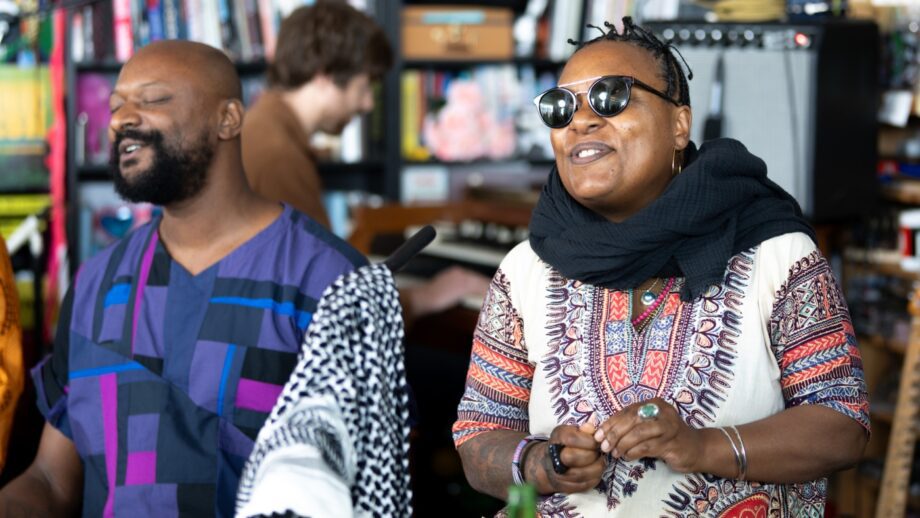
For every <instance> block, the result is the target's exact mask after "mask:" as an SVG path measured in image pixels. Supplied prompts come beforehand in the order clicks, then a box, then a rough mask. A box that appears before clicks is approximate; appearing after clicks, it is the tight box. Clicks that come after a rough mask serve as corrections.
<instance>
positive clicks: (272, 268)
mask: <svg viewBox="0 0 920 518" xmlns="http://www.w3.org/2000/svg"><path fill="white" fill-rule="evenodd" d="M158 223H159V219H158V218H157V219H155V220H154V221H152V222H151V223H149V224H147V225H145V226H143V227H141V228H139V229H138V230H137V231H135V232H133V233H132V234H131V235H129V236H128V237H126V238H125V239H123V240H122V241H120V242H118V243H116V244H114V245H112V246H111V247H109V248H107V249H106V250H104V251H103V252H100V253H99V254H98V255H97V256H95V257H93V258H92V259H91V260H89V261H88V262H86V263H85V264H84V266H83V267H82V269H81V270H80V273H79V275H78V276H77V280H76V282H75V284H74V286H73V287H71V290H70V292H69V293H68V295H67V297H66V299H65V302H64V305H63V307H62V310H61V317H60V322H59V324H58V332H57V339H56V340H55V345H54V351H53V353H52V355H51V356H49V357H48V358H46V359H45V360H44V361H43V362H42V363H41V364H40V365H39V366H37V367H36V368H35V369H34V370H33V371H32V376H33V378H34V380H35V385H36V387H37V389H38V405H39V408H40V409H41V411H42V413H43V414H44V416H45V418H46V419H47V420H48V422H49V423H51V424H52V425H53V426H55V427H56V428H57V429H59V430H60V431H61V432H62V433H64V434H65V435H66V436H67V437H69V438H70V439H71V440H73V442H74V444H75V445H76V448H77V451H78V452H79V454H80V457H81V459H82V460H83V469H84V491H83V516H106V517H108V516H123V515H124V516H127V515H130V516H131V517H132V518H138V517H141V516H156V517H166V516H215V515H216V516H232V515H233V506H234V499H235V495H236V489H237V483H238V480H239V476H240V472H241V470H242V467H243V464H244V462H245V460H246V458H247V457H248V455H249V452H250V451H251V449H252V446H253V441H254V439H255V437H256V435H257V434H258V431H259V428H260V427H261V426H262V423H263V422H264V420H265V419H266V417H267V416H268V413H269V412H270V411H271V409H272V407H273V406H274V403H275V400H276V399H277V397H278V394H279V393H280V392H281V389H282V387H283V385H284V383H285V382H286V381H287V379H288V376H289V375H290V373H291V371H292V370H293V368H294V366H295V364H296V361H297V352H298V350H299V348H300V344H301V341H302V340H303V336H304V331H305V330H306V328H307V326H308V325H309V323H310V320H311V318H312V314H313V311H314V310H315V308H316V304H317V301H318V299H319V298H320V296H321V295H322V293H323V291H324V290H325V289H326V287H327V286H328V285H330V284H331V283H332V282H333V281H335V280H336V279H337V278H338V277H339V276H340V275H342V274H343V273H346V272H349V271H351V270H353V269H354V268H356V267H358V266H361V265H364V264H366V260H365V259H364V257H363V256H361V255H360V254H359V253H358V252H356V251H355V250H354V249H352V248H351V247H349V246H348V245H347V244H346V243H345V242H343V241H341V240H340V239H338V238H337V237H335V236H334V235H332V234H331V233H330V232H329V231H327V230H326V229H324V228H323V227H321V226H320V225H319V224H317V223H316V222H315V221H313V220H311V219H310V218H308V217H307V216H305V215H303V214H301V213H299V212H296V211H294V210H292V209H291V208H290V207H288V206H285V207H284V211H283V213H282V215H281V216H280V217H279V218H278V219H277V220H276V221H274V222H273V223H272V224H271V225H269V226H268V227H267V228H266V229H264V230H263V231H262V232H260V233H259V234H257V235H256V236H255V237H253V238H252V239H250V240H249V241H247V242H246V243H244V244H243V245H242V246H240V247H239V248H237V249H236V250H234V251H233V252H231V253H230V254H229V255H227V256H226V257H224V258H223V259H222V260H221V261H220V262H218V263H217V264H215V265H213V266H211V267H210V268H208V269H207V270H205V271H203V272H201V273H199V274H198V275H191V274H190V273H189V272H188V271H186V270H185V269H184V268H183V267H182V266H181V265H180V264H178V263H176V262H175V261H173V260H172V258H171V257H170V256H169V254H168V252H167V251H166V249H165V248H164V247H163V244H162V243H161V242H160V240H159V238H158V233H157V231H156V229H157V224H158Z"/></svg>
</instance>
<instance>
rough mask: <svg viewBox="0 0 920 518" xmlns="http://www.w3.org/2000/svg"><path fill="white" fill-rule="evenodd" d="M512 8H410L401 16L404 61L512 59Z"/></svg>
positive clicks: (413, 6) (406, 8)
mask: <svg viewBox="0 0 920 518" xmlns="http://www.w3.org/2000/svg"><path fill="white" fill-rule="evenodd" d="M512 20H513V14H512V11H511V9H509V8H503V7H485V6H482V7H480V6H476V7H470V6H444V5H441V6H428V5H410V6H406V7H405V8H404V9H403V15H402V53H403V57H404V58H406V59H457V60H463V59H495V60H502V59H511V58H512V57H513V56H514V41H513V38H512V36H511V25H512Z"/></svg>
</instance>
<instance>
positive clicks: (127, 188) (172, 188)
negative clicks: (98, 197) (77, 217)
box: [109, 129, 214, 206]
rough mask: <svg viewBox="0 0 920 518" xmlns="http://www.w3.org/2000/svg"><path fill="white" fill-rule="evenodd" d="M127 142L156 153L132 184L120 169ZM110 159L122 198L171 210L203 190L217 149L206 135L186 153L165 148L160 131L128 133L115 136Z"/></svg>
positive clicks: (116, 185)
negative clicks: (133, 141)
mask: <svg viewBox="0 0 920 518" xmlns="http://www.w3.org/2000/svg"><path fill="white" fill-rule="evenodd" d="M124 139H133V140H136V141H138V142H141V143H143V144H144V145H145V146H148V147H149V148H150V150H151V151H152V152H153V159H152V161H153V162H152V164H151V165H150V167H149V168H147V169H146V170H143V171H138V172H137V173H136V174H135V175H134V177H133V178H131V179H130V180H129V179H127V178H125V176H124V175H123V174H122V172H121V167H120V166H119V162H120V161H121V155H120V154H119V152H118V149H119V145H120V144H121V142H122V141H123V140H124ZM110 157H111V158H110V159H109V166H110V169H111V173H112V179H113V181H114V183H115V192H117V193H118V194H119V196H121V197H122V198H124V199H125V200H127V201H130V202H135V203H140V202H147V203H152V204H154V205H162V206H168V205H172V204H174V203H178V202H181V201H184V200H188V199H189V198H192V197H194V196H195V195H197V194H198V193H199V192H201V190H202V189H204V186H205V183H206V181H207V171H208V166H209V165H210V164H211V160H212V159H213V157H214V149H213V148H212V147H211V145H210V144H209V142H208V135H207V134H206V133H202V135H201V138H200V139H199V140H198V142H196V143H194V144H192V145H190V146H189V147H188V148H187V149H174V148H173V147H172V146H167V145H165V144H164V142H163V134H162V133H160V132H159V131H145V132H142V131H138V130H134V129H126V130H124V131H121V132H119V133H117V134H116V135H115V141H114V142H113V143H112V153H111V154H110ZM134 160H135V161H136V160H137V159H134Z"/></svg>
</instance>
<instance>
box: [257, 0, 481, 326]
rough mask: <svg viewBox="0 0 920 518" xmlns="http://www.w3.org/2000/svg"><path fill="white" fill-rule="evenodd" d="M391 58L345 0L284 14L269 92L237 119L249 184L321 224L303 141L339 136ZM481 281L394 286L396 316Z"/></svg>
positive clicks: (453, 278) (477, 289) (464, 275)
mask: <svg viewBox="0 0 920 518" xmlns="http://www.w3.org/2000/svg"><path fill="white" fill-rule="evenodd" d="M392 64H393V54H392V50H391V48H390V44H389V42H387V39H386V35H385V34H384V32H383V30H382V29H381V28H380V26H378V25H377V24H376V23H375V22H374V20H373V19H371V18H370V17H369V16H368V15H366V14H365V13H363V12H361V11H358V10H357V9H355V8H353V7H351V6H350V5H348V4H347V3H346V2H344V1H335V0H325V1H323V0H320V1H318V2H317V3H316V4H315V5H313V6H308V7H301V8H298V9H296V10H295V11H293V12H292V13H291V14H290V16H288V17H287V18H285V19H284V20H283V21H282V23H281V29H280V31H279V33H278V41H277V46H276V50H275V57H274V60H273V61H272V63H271V65H270V66H269V69H268V85H269V90H267V91H266V92H265V93H263V94H262V95H261V96H260V97H259V99H258V100H257V101H256V103H255V104H254V105H253V106H252V107H251V108H250V109H249V110H248V111H247V112H246V120H245V122H244V123H243V166H244V169H245V171H246V178H247V179H248V180H249V185H250V186H252V188H253V190H255V191H256V192H257V193H259V194H261V195H262V196H264V197H266V198H268V199H271V200H278V201H283V202H285V203H289V204H290V205H292V206H293V207H296V208H297V209H299V210H300V211H301V212H303V213H304V214H307V215H309V216H310V217H312V218H313V219H314V220H316V221H317V222H318V223H320V224H321V225H323V226H324V227H327V228H328V227H329V217H328V215H327V213H326V208H325V207H324V206H323V201H322V182H321V181H320V177H319V173H318V172H317V164H316V163H317V157H316V154H315V153H314V151H313V149H312V148H311V145H310V140H311V138H312V136H313V135H314V134H315V133H317V132H322V133H326V134H330V135H338V134H340V133H342V130H343V129H344V128H345V126H346V125H347V124H348V122H349V121H351V120H352V119H353V118H354V117H355V116H357V115H360V114H363V113H368V112H370V111H371V110H373V108H374V95H373V86H374V83H375V82H377V81H379V80H380V79H381V77H382V76H383V75H384V74H385V73H386V71H387V70H388V69H389V68H390V67H391V66H392ZM394 131H395V130H394ZM488 283H489V280H488V279H487V278H485V277H484V276H482V275H479V274H477V273H474V272H471V271H469V270H465V269H462V268H456V267H455V268H449V269H447V270H445V271H443V272H442V273H440V274H439V275H437V276H435V277H434V278H433V279H432V280H431V281H429V282H427V283H423V284H421V285H417V286H413V287H412V288H404V289H401V290H400V302H401V303H402V306H403V316H404V318H405V320H406V321H407V323H411V322H412V321H413V320H415V319H417V318H419V317H422V316H424V315H428V314H431V313H437V312H439V311H443V310H445V309H448V308H450V307H452V306H454V305H456V304H457V303H459V302H460V301H461V300H462V299H464V298H465V297H467V296H470V295H478V296H480V297H482V296H484V295H485V292H486V290H487V289H488Z"/></svg>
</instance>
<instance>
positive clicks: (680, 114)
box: [674, 106, 693, 149]
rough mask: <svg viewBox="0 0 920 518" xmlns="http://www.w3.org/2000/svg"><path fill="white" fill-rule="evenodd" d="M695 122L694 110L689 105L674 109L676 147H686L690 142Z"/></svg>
mask: <svg viewBox="0 0 920 518" xmlns="http://www.w3.org/2000/svg"><path fill="white" fill-rule="evenodd" d="M692 124H693V112H692V111H690V107H689V106H678V107H677V108H675V109H674V147H675V148H677V149H684V148H685V147H687V144H689V143H690V127H691V125H692Z"/></svg>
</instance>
